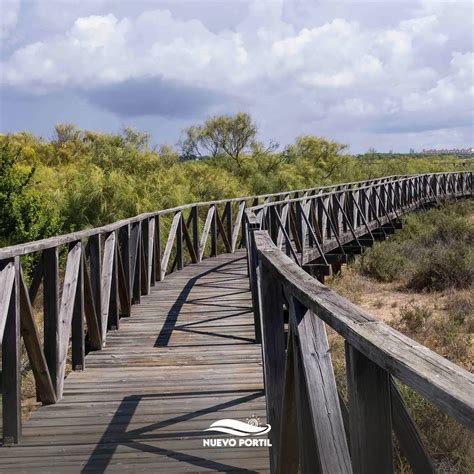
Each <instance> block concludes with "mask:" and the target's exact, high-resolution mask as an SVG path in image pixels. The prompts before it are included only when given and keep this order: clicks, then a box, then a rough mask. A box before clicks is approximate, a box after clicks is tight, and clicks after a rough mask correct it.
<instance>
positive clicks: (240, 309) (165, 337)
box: [154, 256, 255, 347]
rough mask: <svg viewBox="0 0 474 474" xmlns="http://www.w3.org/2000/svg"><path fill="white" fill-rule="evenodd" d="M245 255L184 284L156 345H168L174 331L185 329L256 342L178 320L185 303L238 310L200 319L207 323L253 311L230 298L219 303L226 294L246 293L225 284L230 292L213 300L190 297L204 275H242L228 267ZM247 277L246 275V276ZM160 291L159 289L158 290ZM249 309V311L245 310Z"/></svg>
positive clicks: (227, 310) (167, 316) (231, 279)
mask: <svg viewBox="0 0 474 474" xmlns="http://www.w3.org/2000/svg"><path fill="white" fill-rule="evenodd" d="M244 258H245V257H244V256H239V257H237V258H235V259H232V260H229V261H226V262H224V263H222V264H221V265H218V266H217V267H213V268H211V269H209V270H206V271H204V272H202V273H199V274H198V275H196V276H194V277H192V278H191V279H190V280H189V281H188V282H187V283H186V285H185V286H184V288H183V289H182V290H181V292H180V293H179V295H178V297H177V298H176V300H175V302H174V303H173V305H172V306H171V308H170V310H169V311H168V314H167V315H166V319H165V321H164V323H163V326H162V327H161V330H160V333H159V334H158V337H157V338H156V342H155V344H154V347H167V346H168V345H169V342H170V339H171V336H172V334H173V332H174V331H183V332H194V333H200V334H203V335H207V336H216V337H219V338H225V339H230V340H241V341H243V342H248V343H253V342H255V339H253V338H242V337H237V336H231V335H226V334H219V333H217V332H211V331H199V330H198V329H197V328H192V329H190V328H189V327H188V326H195V325H196V324H198V323H196V322H191V323H185V324H181V325H179V326H178V325H177V322H178V317H179V315H180V313H181V309H182V308H183V306H184V305H185V304H199V305H203V306H212V307H216V308H221V310H225V311H226V312H229V311H233V310H235V311H236V314H230V315H229V314H226V315H223V316H218V317H215V318H210V319H209V320H203V321H199V324H202V323H205V322H210V321H217V320H222V319H226V318H230V317H235V316H239V315H242V314H245V313H248V312H251V311H252V307H251V306H246V305H243V306H236V305H235V304H234V303H233V304H230V303H231V302H230V301H228V300H223V303H219V297H224V296H231V295H238V294H244V293H246V291H238V290H236V289H235V288H234V289H233V288H228V287H225V286H222V287H221V288H222V289H226V288H227V289H228V290H230V291H229V293H226V294H222V295H218V296H214V297H212V298H213V299H214V301H213V302H211V301H209V302H207V300H211V297H209V298H206V297H197V298H192V299H188V297H189V295H190V293H191V291H192V289H193V288H194V287H196V286H198V285H199V286H200V285H202V284H203V282H201V283H199V282H200V280H202V279H203V278H204V277H206V276H208V275H210V274H215V273H221V274H231V275H235V276H236V277H241V276H242V274H241V273H235V272H232V271H230V270H228V267H229V266H230V265H232V264H235V263H236V262H238V261H240V260H242V259H244ZM245 278H246V277H245ZM228 281H235V279H233V278H230V279H229V280H228ZM218 282H221V279H219V280H218ZM158 291H159V290H158ZM245 310H247V311H245Z"/></svg>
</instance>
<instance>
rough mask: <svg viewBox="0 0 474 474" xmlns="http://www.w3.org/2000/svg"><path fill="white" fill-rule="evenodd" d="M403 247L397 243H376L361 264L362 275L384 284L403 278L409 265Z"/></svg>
mask: <svg viewBox="0 0 474 474" xmlns="http://www.w3.org/2000/svg"><path fill="white" fill-rule="evenodd" d="M403 247H404V244H403V243H401V242H396V241H392V242H386V243H381V242H376V243H375V244H374V246H373V247H372V248H371V249H370V250H369V251H368V252H367V253H366V254H365V255H364V256H363V257H362V259H361V260H360V262H359V269H360V271H361V273H362V274H364V275H367V276H370V277H372V278H375V279H376V280H378V281H384V282H390V281H394V280H397V279H399V278H401V277H402V275H403V273H404V271H405V269H406V268H407V266H408V263H409V262H408V260H407V258H406V257H405V256H404V252H403Z"/></svg>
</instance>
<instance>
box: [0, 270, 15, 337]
mask: <svg viewBox="0 0 474 474" xmlns="http://www.w3.org/2000/svg"><path fill="white" fill-rule="evenodd" d="M14 282H15V264H14V262H8V263H7V264H6V266H5V267H4V268H3V269H2V270H0V343H1V341H3V332H4V330H5V324H6V322H7V315H8V311H9V308H10V300H11V297H12V290H13V285H14Z"/></svg>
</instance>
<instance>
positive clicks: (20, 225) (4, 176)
mask: <svg viewBox="0 0 474 474" xmlns="http://www.w3.org/2000/svg"><path fill="white" fill-rule="evenodd" d="M19 161H20V152H19V151H18V150H14V149H13V147H12V146H11V144H10V143H8V142H4V143H2V144H1V145H0V246H4V245H12V244H16V243H21V242H26V241H29V240H36V239H40V238H43V237H48V236H51V235H54V234H56V233H57V232H59V230H60V219H59V213H58V211H57V209H55V208H54V207H53V205H52V203H49V202H48V201H47V199H46V198H45V197H44V196H43V195H41V194H39V193H35V192H34V191H33V190H32V189H31V188H32V185H33V182H32V178H33V175H34V173H35V168H24V167H23V168H22V167H21V166H19V165H18V162H19Z"/></svg>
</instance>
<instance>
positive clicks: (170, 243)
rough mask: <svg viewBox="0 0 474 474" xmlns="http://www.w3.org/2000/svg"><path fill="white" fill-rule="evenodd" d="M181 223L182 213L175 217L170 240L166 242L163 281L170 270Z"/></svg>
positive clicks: (162, 260)
mask: <svg viewBox="0 0 474 474" xmlns="http://www.w3.org/2000/svg"><path fill="white" fill-rule="evenodd" d="M180 223H181V212H177V213H176V214H175V216H174V217H173V221H172V223H171V227H170V232H169V234H168V240H167V241H166V246H165V250H164V252H163V256H162V258H161V279H163V278H164V277H165V275H166V271H167V269H168V262H169V260H170V256H171V250H172V249H173V244H174V240H175V237H176V233H177V231H178V226H179V225H180Z"/></svg>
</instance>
